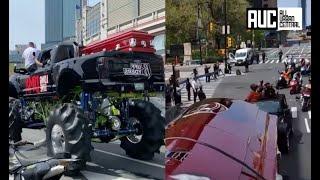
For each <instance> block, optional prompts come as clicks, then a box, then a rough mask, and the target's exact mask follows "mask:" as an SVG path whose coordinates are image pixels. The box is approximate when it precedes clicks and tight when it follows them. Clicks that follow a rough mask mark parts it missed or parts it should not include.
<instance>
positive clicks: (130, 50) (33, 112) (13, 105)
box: [9, 31, 164, 165]
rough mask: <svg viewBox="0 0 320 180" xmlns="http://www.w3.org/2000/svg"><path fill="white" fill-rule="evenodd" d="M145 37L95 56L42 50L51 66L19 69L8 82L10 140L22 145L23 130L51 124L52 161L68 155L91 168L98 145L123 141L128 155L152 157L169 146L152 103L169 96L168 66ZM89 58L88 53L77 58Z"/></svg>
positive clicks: (73, 46)
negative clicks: (159, 95) (166, 88)
mask: <svg viewBox="0 0 320 180" xmlns="http://www.w3.org/2000/svg"><path fill="white" fill-rule="evenodd" d="M144 36H145V37H146V39H147V40H148V38H149V39H150V36H151V35H148V34H144V33H141V32H135V31H134V32H129V33H127V34H126V35H125V36H124V35H122V39H120V40H119V41H118V42H119V43H117V42H116V44H115V41H116V40H112V42H110V41H108V42H107V43H105V44H104V46H103V44H102V46H101V43H100V44H99V47H100V46H101V47H104V49H103V50H102V49H101V50H97V49H95V50H94V51H95V52H93V51H92V52H91V53H88V52H89V50H90V49H88V48H84V49H82V50H81V49H80V48H79V46H78V44H77V43H74V42H63V43H60V44H59V45H57V46H55V47H53V48H49V49H47V50H45V51H43V52H42V56H41V61H42V62H43V63H44V64H45V65H44V66H43V67H41V68H38V69H37V70H36V71H35V72H33V73H28V72H27V71H26V70H25V69H17V68H15V70H14V71H15V74H13V75H12V76H11V77H10V78H9V131H10V134H9V139H10V140H12V141H14V142H16V141H19V140H21V131H22V128H23V127H26V128H39V127H43V126H45V127H46V143H47V149H48V151H47V153H48V155H49V156H52V157H54V156H55V155H57V154H60V153H70V154H71V155H72V157H73V158H75V159H81V160H83V162H84V163H83V165H85V162H86V161H88V160H90V151H91V150H92V149H93V147H92V145H91V140H92V139H94V140H96V141H98V142H105V143H108V142H110V141H114V140H118V139H120V141H121V144H120V146H121V148H123V149H124V150H125V152H126V154H127V155H128V156H130V157H133V158H137V159H143V160H149V159H152V158H153V156H154V153H155V152H159V148H160V146H161V145H162V144H163V138H164V118H163V117H162V116H161V113H160V110H159V109H158V108H157V107H155V106H154V105H153V104H152V103H150V102H149V97H150V96H151V95H152V94H156V93H162V92H163V91H164V67H163V61H162V58H161V57H160V56H158V55H156V54H155V53H153V52H154V49H153V48H152V46H151V45H150V44H149V42H148V41H147V40H143V37H144ZM126 37H127V38H126ZM134 37H137V38H136V39H135V38H134ZM140 41H141V43H140V44H138V43H139V42H140ZM142 41H144V42H142ZM110 44H115V45H116V46H117V48H116V49H117V50H112V49H111V48H110V47H109V46H110ZM120 46H121V48H119V47H120ZM90 47H91V50H92V49H94V48H93V47H98V46H93V45H91V46H90ZM99 51H101V52H99ZM83 52H86V53H87V54H89V55H84V56H79V54H83Z"/></svg>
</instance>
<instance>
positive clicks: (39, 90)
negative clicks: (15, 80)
mask: <svg viewBox="0 0 320 180" xmlns="http://www.w3.org/2000/svg"><path fill="white" fill-rule="evenodd" d="M47 59H50V58H47ZM51 74H52V65H51V62H50V60H49V61H48V64H46V65H45V66H44V67H38V69H37V70H36V71H35V72H33V73H31V74H30V76H28V77H27V78H26V79H25V81H24V84H23V85H22V86H23V95H24V96H30V95H38V94H43V95H47V94H50V93H52V92H54V89H55V88H54V86H53V84H54V83H53V80H52V77H51Z"/></svg>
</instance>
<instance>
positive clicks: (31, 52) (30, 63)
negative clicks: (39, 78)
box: [22, 42, 42, 73]
mask: <svg viewBox="0 0 320 180" xmlns="http://www.w3.org/2000/svg"><path fill="white" fill-rule="evenodd" d="M37 53H39V50H37V49H35V45H34V43H33V42H29V47H28V48H27V49H25V50H24V51H23V53H22V57H23V58H24V66H25V68H26V69H27V71H28V72H29V73H32V72H34V71H36V70H37V64H39V65H41V66H42V63H40V62H39V61H37V60H36V57H37V56H38V55H39V54H37Z"/></svg>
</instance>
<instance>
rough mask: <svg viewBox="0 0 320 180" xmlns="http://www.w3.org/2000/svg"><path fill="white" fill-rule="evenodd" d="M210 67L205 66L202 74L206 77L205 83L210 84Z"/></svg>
mask: <svg viewBox="0 0 320 180" xmlns="http://www.w3.org/2000/svg"><path fill="white" fill-rule="evenodd" d="M210 68H211V67H210V66H207V65H206V66H205V67H204V73H205V75H206V82H210V74H209V69H210Z"/></svg>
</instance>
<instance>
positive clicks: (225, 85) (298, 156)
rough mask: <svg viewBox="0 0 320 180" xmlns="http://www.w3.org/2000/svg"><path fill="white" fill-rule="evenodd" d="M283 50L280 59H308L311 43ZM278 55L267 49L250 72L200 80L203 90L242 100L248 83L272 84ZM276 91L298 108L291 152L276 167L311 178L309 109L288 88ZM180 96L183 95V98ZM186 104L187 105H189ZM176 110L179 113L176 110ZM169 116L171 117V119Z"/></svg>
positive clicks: (294, 178)
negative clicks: (206, 80)
mask: <svg viewBox="0 0 320 180" xmlns="http://www.w3.org/2000/svg"><path fill="white" fill-rule="evenodd" d="M282 50H283V59H282V60H283V61H284V60H286V56H287V55H289V56H290V55H293V58H294V61H296V62H297V61H298V60H299V59H301V58H305V59H308V60H311V56H310V55H311V46H310V43H309V44H301V46H296V45H295V46H292V47H285V48H283V49H282ZM277 54H278V49H269V50H268V51H267V52H266V55H267V60H266V62H265V63H261V64H253V65H250V67H249V72H248V73H246V74H243V75H242V76H226V77H222V78H219V80H218V81H212V82H210V83H202V85H203V88H204V90H206V96H207V97H215V98H219V97H228V98H233V99H245V98H246V96H247V94H248V93H249V92H250V84H252V83H259V82H260V81H261V80H264V82H270V83H272V84H274V85H275V82H276V80H277V79H278V77H279V74H278V70H279V71H282V70H283V69H284V65H283V63H281V62H279V61H278V60H279V58H278V55H277ZM236 69H240V71H241V72H244V67H243V66H236V67H233V71H234V70H236ZM168 70H169V69H168ZM186 71H188V70H186ZM191 71H192V68H189V72H191ZM186 73H187V72H186ZM303 81H304V83H305V82H307V78H306V77H305V78H303ZM279 93H283V94H285V95H286V99H287V103H288V105H289V107H297V109H298V117H297V118H296V119H294V120H293V128H294V136H293V138H292V139H291V147H290V152H289V154H288V155H285V154H283V155H282V158H281V160H280V168H279V171H280V174H282V175H287V177H289V179H290V180H307V179H311V112H302V111H301V102H300V101H299V100H298V101H297V100H296V96H297V95H290V94H289V89H283V90H280V91H279ZM183 99H186V98H185V97H183ZM183 102H184V101H183ZM186 103H187V104H188V105H191V104H192V103H189V102H186ZM172 109H174V108H172ZM179 110H180V109H178V110H177V111H179ZM182 110H183V108H182ZM180 111H181V110H180ZM175 113H176V114H179V112H175ZM309 114H310V115H309ZM172 119H173V118H170V120H172ZM170 120H169V121H168V122H167V123H169V122H170Z"/></svg>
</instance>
